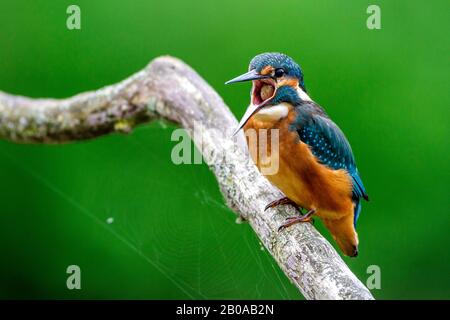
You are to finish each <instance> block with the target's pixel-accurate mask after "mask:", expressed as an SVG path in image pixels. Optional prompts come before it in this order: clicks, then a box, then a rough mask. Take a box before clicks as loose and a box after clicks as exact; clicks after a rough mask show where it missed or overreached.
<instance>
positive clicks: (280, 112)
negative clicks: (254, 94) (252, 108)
mask: <svg viewBox="0 0 450 320" xmlns="http://www.w3.org/2000/svg"><path fill="white" fill-rule="evenodd" d="M288 113H289V107H288V106H287V104H286V103H280V104H277V105H276V106H270V107H264V108H262V109H261V110H259V111H258V112H257V113H255V115H254V117H255V119H257V120H260V121H278V120H280V119H282V118H284V117H286V116H287V115H288Z"/></svg>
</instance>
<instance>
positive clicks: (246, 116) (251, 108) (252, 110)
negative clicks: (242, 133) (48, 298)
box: [232, 104, 262, 137]
mask: <svg viewBox="0 0 450 320" xmlns="http://www.w3.org/2000/svg"><path fill="white" fill-rule="evenodd" d="M261 108H262V106H261V105H258V106H255V105H253V104H252V105H250V106H249V107H248V108H247V111H245V114H244V116H243V117H242V119H241V121H239V125H238V126H237V128H236V129H235V130H234V131H233V135H232V137H234V136H235V135H236V133H238V132H239V130H241V128H242V127H243V126H245V124H246V123H247V121H248V120H249V119H250V117H251V116H252V115H253V114H254V113H255V112H257V111H258V110H259V109H261Z"/></svg>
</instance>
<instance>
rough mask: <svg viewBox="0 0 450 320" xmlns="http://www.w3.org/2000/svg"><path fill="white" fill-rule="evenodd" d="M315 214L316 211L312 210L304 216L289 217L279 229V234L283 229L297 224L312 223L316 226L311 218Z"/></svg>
mask: <svg viewBox="0 0 450 320" xmlns="http://www.w3.org/2000/svg"><path fill="white" fill-rule="evenodd" d="M314 213H315V210H310V211H308V213H306V214H304V215H302V216H292V217H287V218H286V219H285V220H284V223H283V224H282V225H281V226H279V227H278V232H280V231H282V230H283V229H286V228H287V227H290V226H292V225H294V224H296V223H304V222H311V223H312V224H314V219H313V218H312V217H311V215H313V214H314Z"/></svg>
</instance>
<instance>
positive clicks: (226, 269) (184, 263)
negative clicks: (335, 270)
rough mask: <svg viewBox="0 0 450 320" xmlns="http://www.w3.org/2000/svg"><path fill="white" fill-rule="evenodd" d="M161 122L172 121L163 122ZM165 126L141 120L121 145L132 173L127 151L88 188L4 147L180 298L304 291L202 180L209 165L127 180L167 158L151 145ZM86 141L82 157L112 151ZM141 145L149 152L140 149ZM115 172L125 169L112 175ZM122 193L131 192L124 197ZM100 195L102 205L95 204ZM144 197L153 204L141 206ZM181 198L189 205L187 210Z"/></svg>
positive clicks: (102, 156) (102, 157)
mask: <svg viewBox="0 0 450 320" xmlns="http://www.w3.org/2000/svg"><path fill="white" fill-rule="evenodd" d="M160 126H162V127H163V129H167V126H166V125H164V124H163V125H160ZM161 131H162V130H161V128H160V127H158V125H151V126H147V127H142V128H139V129H138V130H137V133H133V134H132V135H131V136H130V137H128V138H127V139H126V142H125V143H126V145H127V148H128V150H123V152H125V153H126V152H128V151H129V152H130V154H131V157H133V161H132V163H131V164H125V166H126V170H129V173H128V174H127V173H126V172H125V173H124V172H123V171H124V170H125V169H124V161H123V159H119V160H117V161H110V162H109V164H108V165H107V166H108V168H107V169H105V172H99V173H98V175H99V176H101V179H96V184H95V187H94V188H88V190H78V189H77V190H70V188H65V187H63V186H61V183H58V182H55V181H54V179H51V178H49V177H47V176H46V173H41V172H39V171H38V170H36V169H34V168H33V167H32V166H30V165H28V164H26V163H25V162H24V161H21V160H20V159H18V157H17V156H15V155H14V154H13V153H12V152H9V151H8V150H7V148H1V149H0V151H1V153H3V154H4V155H5V156H6V157H7V158H9V159H10V160H11V162H13V163H14V164H15V165H17V166H18V167H20V168H21V170H24V171H25V172H27V173H28V174H30V176H31V177H33V179H35V180H36V181H38V182H39V183H40V184H42V185H43V186H45V187H46V188H48V189H49V190H51V191H52V192H53V193H54V194H55V195H56V196H58V197H60V198H61V199H63V200H64V201H65V202H66V203H67V205H68V206H72V207H74V208H76V210H77V212H79V213H80V214H84V215H85V216H86V217H88V218H89V219H90V220H91V221H92V223H96V224H99V225H101V226H102V227H103V228H105V229H106V230H108V231H109V232H110V233H111V234H113V235H114V237H116V238H117V240H118V241H120V242H122V243H123V244H125V245H126V246H127V247H128V248H129V250H130V251H132V252H133V253H134V254H136V255H137V256H139V257H140V258H141V259H143V260H144V261H145V262H146V263H148V264H149V265H150V266H151V267H152V268H154V269H155V272H158V273H160V275H161V277H162V278H165V279H167V281H168V282H169V283H170V284H171V285H172V286H173V290H174V291H175V292H179V294H178V295H177V296H179V297H180V298H183V297H187V298H191V299H230V298H237V299H246V298H250V299H267V298H282V299H294V298H295V299H297V298H299V295H298V293H297V290H296V289H295V288H294V287H293V286H292V285H291V284H289V283H288V281H287V280H286V278H285V277H284V275H283V274H282V272H281V271H280V270H279V267H278V266H277V265H276V264H275V262H274V261H273V259H272V257H271V256H270V255H269V254H268V253H267V252H266V251H265V250H264V248H263V247H262V245H261V243H259V241H258V239H257V238H256V236H255V235H254V233H253V231H252V230H251V228H250V227H249V226H248V224H242V225H237V224H236V223H235V218H236V216H235V214H234V213H233V212H232V211H231V210H230V209H229V208H228V207H226V206H225V205H224V204H223V200H222V198H221V195H220V194H219V192H218V190H217V187H216V188H215V189H214V190H212V189H209V188H206V187H205V186H208V187H209V186H211V185H212V183H211V181H212V179H213V178H211V176H212V174H211V173H210V172H209V170H208V168H207V167H206V166H205V165H203V166H199V165H190V166H186V167H190V168H186V167H185V168H184V169H182V170H178V169H177V168H175V169H173V170H164V171H163V172H162V170H161V172H156V171H155V170H153V171H152V172H150V173H147V174H143V175H142V177H141V178H139V175H138V177H137V178H133V179H130V180H132V181H127V180H126V177H127V176H128V175H132V176H133V177H135V176H136V172H138V173H139V172H145V168H146V167H148V163H149V161H151V162H152V168H157V167H158V166H161V167H167V166H168V162H170V161H171V160H170V152H166V151H167V150H165V151H163V152H160V151H159V150H151V149H150V148H148V145H149V144H151V143H153V142H154V141H156V139H162V138H161V136H162V135H163V136H165V138H168V135H169V133H170V132H169V131H170V130H163V131H164V132H165V134H161ZM113 139H114V140H117V139H120V137H114V138H113ZM169 141H170V139H169ZM125 143H123V145H125ZM96 144H97V143H96ZM77 148H83V147H80V146H79V147H77ZM87 149H88V150H87V153H88V155H89V159H87V160H84V161H88V162H91V161H92V159H96V160H95V161H98V163H104V161H108V159H110V158H111V150H110V149H108V148H106V147H105V148H99V149H96V148H95V146H94V147H88V148H87ZM94 149H95V152H92V151H93V150H94ZM55 152H59V151H55ZM61 152H64V150H61ZM144 153H145V154H146V157H142V158H139V157H135V155H136V154H144ZM37 156H38V155H37ZM95 161H94V162H95ZM66 170H67V169H66ZM111 172H119V173H120V172H121V174H113V175H111ZM155 173H156V176H155ZM124 177H125V178H124ZM80 179H81V180H82V181H87V180H88V179H86V177H84V178H83V177H81V178H80ZM140 179H145V181H146V182H142V181H141V180H140ZM213 182H214V183H215V180H213ZM135 183H141V185H142V184H144V185H145V184H147V185H148V186H149V187H148V190H142V189H141V188H138V189H135V190H132V192H130V191H129V189H130V188H132V185H133V184H135ZM67 189H69V190H67ZM105 193H107V194H109V195H110V197H111V198H112V199H113V200H112V201H111V199H110V200H109V201H101V200H99V199H102V198H103V199H104V198H105ZM123 194H126V199H124V197H121V195H123ZM147 199H148V200H147ZM146 200H147V201H146ZM99 201H100V202H101V205H99V206H100V208H102V209H101V210H99V206H98V205H94V204H96V203H98V202H99ZM145 202H147V203H148V205H147V206H145V207H144V206H143V203H145ZM184 206H186V208H187V207H190V208H189V209H190V210H185V211H184V210H183V207H184ZM149 208H150V210H149ZM149 211H150V212H149ZM180 211H181V212H180ZM183 211H184V212H183ZM180 214H183V216H182V217H183V218H180V216H179V215H180ZM93 290H95V289H93ZM149 290H158V289H157V288H149ZM161 298H164V296H162V297H161Z"/></svg>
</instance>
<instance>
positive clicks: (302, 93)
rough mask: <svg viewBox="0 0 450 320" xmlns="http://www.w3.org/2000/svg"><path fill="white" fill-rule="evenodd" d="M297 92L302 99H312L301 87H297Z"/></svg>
mask: <svg viewBox="0 0 450 320" xmlns="http://www.w3.org/2000/svg"><path fill="white" fill-rule="evenodd" d="M297 94H298V96H299V97H300V99H302V100H303V101H312V100H311V98H310V97H309V96H308V94H307V93H306V92H305V91H303V90H302V88H298V89H297Z"/></svg>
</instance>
